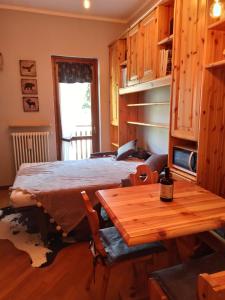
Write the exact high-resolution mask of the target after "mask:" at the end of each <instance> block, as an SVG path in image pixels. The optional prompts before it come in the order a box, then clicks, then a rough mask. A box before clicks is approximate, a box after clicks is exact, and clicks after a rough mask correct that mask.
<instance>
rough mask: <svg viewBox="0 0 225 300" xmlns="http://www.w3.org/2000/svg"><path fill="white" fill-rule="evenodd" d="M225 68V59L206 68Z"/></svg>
mask: <svg viewBox="0 0 225 300" xmlns="http://www.w3.org/2000/svg"><path fill="white" fill-rule="evenodd" d="M222 67H225V59H223V60H220V61H216V62H213V63H211V64H208V65H206V66H205V68H206V69H214V68H222Z"/></svg>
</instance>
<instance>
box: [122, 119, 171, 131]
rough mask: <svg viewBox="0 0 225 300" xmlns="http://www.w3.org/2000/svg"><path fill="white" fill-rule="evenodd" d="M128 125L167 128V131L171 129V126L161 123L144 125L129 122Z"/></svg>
mask: <svg viewBox="0 0 225 300" xmlns="http://www.w3.org/2000/svg"><path fill="white" fill-rule="evenodd" d="M127 124H129V125H137V126H145V127H157V128H165V129H168V128H169V125H167V124H160V123H143V122H133V121H128V122H127Z"/></svg>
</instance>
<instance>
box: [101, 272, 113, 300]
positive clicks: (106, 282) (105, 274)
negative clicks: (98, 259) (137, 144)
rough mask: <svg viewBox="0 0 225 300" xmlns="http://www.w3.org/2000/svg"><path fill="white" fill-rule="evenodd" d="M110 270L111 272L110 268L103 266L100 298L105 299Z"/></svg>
mask: <svg viewBox="0 0 225 300" xmlns="http://www.w3.org/2000/svg"><path fill="white" fill-rule="evenodd" d="M110 272H111V268H110V267H105V271H104V274H103V283H102V291H101V296H102V297H101V300H106V296H107V289H108V283H109V277H110Z"/></svg>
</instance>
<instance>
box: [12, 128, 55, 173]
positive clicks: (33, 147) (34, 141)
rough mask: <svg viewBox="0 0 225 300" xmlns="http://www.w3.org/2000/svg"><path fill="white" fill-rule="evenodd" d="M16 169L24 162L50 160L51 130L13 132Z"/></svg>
mask: <svg viewBox="0 0 225 300" xmlns="http://www.w3.org/2000/svg"><path fill="white" fill-rule="evenodd" d="M12 139H13V152H14V161H15V167H16V170H18V169H19V167H20V165H21V164H22V163H33V162H46V161H49V132H16V133H12Z"/></svg>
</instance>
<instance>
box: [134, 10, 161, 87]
mask: <svg viewBox="0 0 225 300" xmlns="http://www.w3.org/2000/svg"><path fill="white" fill-rule="evenodd" d="M157 30H158V26H157V13H156V10H154V11H153V12H152V13H151V14H150V15H149V16H147V17H146V18H145V19H144V20H143V21H142V22H141V24H140V47H139V49H140V51H139V57H138V59H139V74H140V75H139V77H140V81H142V82H144V81H150V80H153V79H155V78H156V70H157V36H158V33H157Z"/></svg>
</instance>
